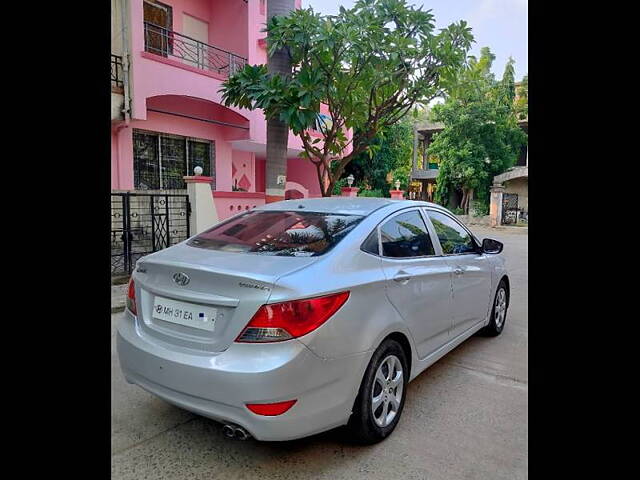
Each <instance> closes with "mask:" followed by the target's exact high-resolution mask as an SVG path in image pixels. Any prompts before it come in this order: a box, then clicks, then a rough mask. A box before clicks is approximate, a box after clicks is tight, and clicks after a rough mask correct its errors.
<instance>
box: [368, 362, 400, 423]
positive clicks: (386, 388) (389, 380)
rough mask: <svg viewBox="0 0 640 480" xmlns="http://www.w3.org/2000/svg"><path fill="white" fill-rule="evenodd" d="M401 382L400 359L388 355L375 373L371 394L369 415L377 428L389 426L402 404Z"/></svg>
mask: <svg viewBox="0 0 640 480" xmlns="http://www.w3.org/2000/svg"><path fill="white" fill-rule="evenodd" d="M403 380H404V378H403V372H402V363H401V362H400V359H399V358H398V357H396V356H395V355H389V356H388V357H386V358H385V359H384V360H383V361H382V363H381V364H380V366H379V367H378V370H377V371H376V376H375V378H374V382H373V389H372V392H371V413H372V415H373V420H374V421H375V423H376V425H378V426H379V427H386V426H387V425H389V424H390V423H391V422H392V421H393V419H394V418H395V416H396V415H397V414H398V410H399V409H400V402H402V390H403V388H404V382H403Z"/></svg>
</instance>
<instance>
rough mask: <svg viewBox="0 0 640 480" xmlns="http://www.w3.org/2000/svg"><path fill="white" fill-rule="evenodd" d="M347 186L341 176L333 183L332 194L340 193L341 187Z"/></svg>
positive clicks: (345, 180)
mask: <svg viewBox="0 0 640 480" xmlns="http://www.w3.org/2000/svg"><path fill="white" fill-rule="evenodd" d="M346 186H347V179H346V178H341V179H340V180H338V181H337V182H336V183H335V184H334V185H333V191H332V192H331V193H332V195H342V187H346Z"/></svg>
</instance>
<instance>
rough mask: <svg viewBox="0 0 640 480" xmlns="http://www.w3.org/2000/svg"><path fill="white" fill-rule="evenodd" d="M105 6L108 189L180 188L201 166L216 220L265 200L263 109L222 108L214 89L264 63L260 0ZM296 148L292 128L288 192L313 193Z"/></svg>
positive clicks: (122, 0)
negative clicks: (108, 17)
mask: <svg viewBox="0 0 640 480" xmlns="http://www.w3.org/2000/svg"><path fill="white" fill-rule="evenodd" d="M296 6H297V7H298V8H300V0H296ZM112 15H113V17H114V18H113V20H112V22H114V23H115V24H116V26H115V27H114V28H113V32H112V37H113V39H112V53H113V54H112V105H115V108H112V123H111V146H112V148H111V187H112V189H113V190H167V189H184V188H185V186H184V180H183V176H185V175H193V169H194V168H195V167H196V166H200V167H202V169H203V175H206V176H210V177H212V182H211V190H212V195H213V197H214V202H215V206H216V209H217V212H218V217H219V218H220V219H225V218H227V217H229V216H231V215H233V214H236V213H238V211H241V210H245V209H249V208H251V207H253V206H255V205H261V204H264V203H265V193H264V192H265V161H266V160H265V157H266V122H265V118H264V115H263V113H262V112H261V111H253V112H250V111H246V110H242V109H236V108H227V107H224V106H223V105H222V102H221V94H220V93H219V91H218V90H219V89H220V88H221V85H222V82H223V81H224V80H225V79H226V78H227V76H228V75H229V74H230V73H233V72H234V71H235V70H236V69H238V68H241V67H242V65H244V64H245V63H246V62H248V63H250V64H260V63H266V61H267V53H266V42H265V36H266V33H264V32H262V31H261V30H262V29H263V28H264V23H265V21H266V0H163V1H162V2H159V1H150V0H112ZM119 21H120V22H121V23H120V25H124V28H119V27H118V22H119ZM127 59H128V63H129V65H128V66H127ZM114 72H115V81H114ZM127 104H128V105H130V109H128V110H127V109H126V108H125V105H127ZM123 110H124V111H123ZM302 151H303V149H302V145H301V142H300V140H299V138H298V137H295V136H293V135H290V136H289V144H288V162H287V179H286V180H287V183H286V192H285V194H286V197H287V198H299V197H314V196H320V189H319V185H318V180H317V176H316V171H315V168H314V166H313V165H312V164H311V163H310V162H309V161H308V160H306V159H302V158H299V157H298V154H299V153H300V152H302Z"/></svg>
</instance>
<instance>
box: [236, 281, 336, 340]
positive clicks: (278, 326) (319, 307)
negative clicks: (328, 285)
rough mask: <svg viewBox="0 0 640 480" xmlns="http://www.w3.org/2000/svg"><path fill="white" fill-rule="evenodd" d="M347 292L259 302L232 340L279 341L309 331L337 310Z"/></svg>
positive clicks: (299, 335)
mask: <svg viewBox="0 0 640 480" xmlns="http://www.w3.org/2000/svg"><path fill="white" fill-rule="evenodd" d="M348 298H349V292H341V293H333V294H331V295H325V296H322V297H315V298H305V299H303V300H293V301H290V302H281V303H271V304H268V305H262V306H261V307H260V308H259V309H258V311H257V312H256V313H255V315H254V316H253V318H252V319H251V320H250V321H249V323H248V324H247V326H246V327H245V328H244V330H243V331H242V333H240V335H238V338H236V342H281V341H284V340H289V339H291V338H297V337H301V336H303V335H306V334H307V333H309V332H312V331H313V330H315V329H316V328H318V327H319V326H320V325H322V324H323V323H324V322H326V321H327V320H329V318H331V316H332V315H333V314H334V313H336V312H337V311H338V309H339V308H340V307H342V305H344V303H345V302H346V301H347V299H348Z"/></svg>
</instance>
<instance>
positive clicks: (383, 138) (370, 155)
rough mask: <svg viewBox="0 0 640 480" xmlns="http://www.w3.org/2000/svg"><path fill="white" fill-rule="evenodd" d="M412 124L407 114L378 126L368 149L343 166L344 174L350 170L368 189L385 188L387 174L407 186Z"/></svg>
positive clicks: (387, 187)
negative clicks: (380, 127)
mask: <svg viewBox="0 0 640 480" xmlns="http://www.w3.org/2000/svg"><path fill="white" fill-rule="evenodd" d="M412 149H413V128H412V125H411V122H410V121H409V119H408V118H407V117H405V118H404V119H402V120H400V121H399V122H397V123H395V124H394V125H391V126H389V127H387V128H385V129H383V130H380V131H379V132H378V134H377V135H376V137H375V138H374V140H373V142H372V144H371V146H370V149H369V151H367V152H363V153H361V154H360V155H358V156H356V157H355V158H354V159H353V160H352V161H351V163H349V165H347V167H346V168H345V171H344V173H343V176H344V175H349V174H352V175H353V176H354V177H355V178H356V179H357V180H358V184H359V185H360V186H361V187H363V186H367V187H368V188H370V189H372V190H381V191H382V192H384V193H386V192H387V191H388V190H389V187H390V185H389V182H388V181H387V177H388V176H389V174H391V176H392V177H393V181H394V182H395V180H400V182H401V185H402V186H401V188H404V189H406V188H407V180H408V178H409V173H410V172H411V162H412V157H411V154H412Z"/></svg>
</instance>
